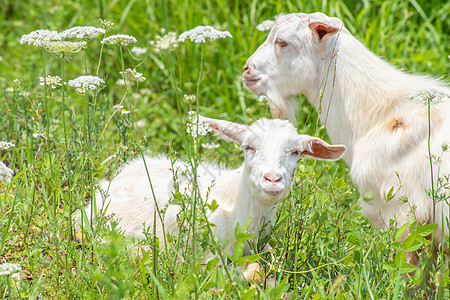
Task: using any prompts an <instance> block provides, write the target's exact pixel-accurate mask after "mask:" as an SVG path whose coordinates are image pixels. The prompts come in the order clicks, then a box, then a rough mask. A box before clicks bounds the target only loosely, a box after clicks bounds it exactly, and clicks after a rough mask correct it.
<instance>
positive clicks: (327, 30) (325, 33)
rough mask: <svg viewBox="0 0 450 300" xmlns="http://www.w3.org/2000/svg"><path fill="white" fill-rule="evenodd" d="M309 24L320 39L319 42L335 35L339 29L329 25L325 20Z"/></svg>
mask: <svg viewBox="0 0 450 300" xmlns="http://www.w3.org/2000/svg"><path fill="white" fill-rule="evenodd" d="M308 26H309V28H310V29H311V31H312V32H313V33H314V35H315V36H316V38H317V39H318V40H319V42H321V41H322V40H323V39H326V38H328V37H330V36H332V35H335V34H336V33H337V32H338V31H339V27H336V26H333V25H329V24H326V23H323V22H310V23H309V24H308Z"/></svg>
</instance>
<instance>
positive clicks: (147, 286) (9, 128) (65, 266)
mask: <svg viewBox="0 0 450 300" xmlns="http://www.w3.org/2000/svg"><path fill="white" fill-rule="evenodd" d="M1 6H2V7H3V8H2V11H1V13H0V24H1V26H0V43H1V44H2V48H1V49H2V50H0V56H1V58H2V60H1V62H0V70H1V72H0V85H1V87H2V88H3V90H4V91H5V92H4V94H3V101H1V103H0V109H1V111H2V113H3V117H2V118H1V119H0V129H1V130H0V138H1V140H7V141H11V142H13V143H14V144H15V147H13V148H10V149H8V150H2V151H1V160H2V161H3V162H5V163H6V164H7V165H8V166H9V167H10V168H11V169H13V170H14V172H15V176H14V178H13V179H12V182H11V183H10V184H7V183H4V182H2V183H0V188H1V191H2V193H1V196H0V232H1V233H0V234H1V238H0V241H1V244H0V250H1V253H0V259H1V261H2V262H6V261H7V262H15V263H19V264H20V265H21V267H22V271H21V272H20V273H19V274H20V278H11V277H10V276H1V277H0V295H1V297H3V298H6V297H10V298H37V297H42V298H50V299H53V298H92V299H94V298H95V299H97V298H108V299H109V298H133V299H134V298H150V299H154V298H162V299H174V298H180V299H186V298H208V299H209V298H219V299H252V298H263V299H276V298H282V297H287V298H301V299H310V298H313V299H344V298H345V299H347V298H348V299H369V298H370V299H380V298H384V299H397V298H400V297H401V298H409V297H411V298H415V297H416V298H420V297H423V294H422V293H423V291H422V290H421V289H420V288H416V289H414V287H416V286H418V285H419V284H420V283H421V280H422V279H421V278H422V277H421V274H422V273H423V272H426V271H425V270H426V269H425V266H424V264H421V266H420V267H419V270H418V271H417V272H416V274H415V275H413V276H412V277H411V278H409V279H407V280H404V279H403V277H402V275H403V274H404V273H405V272H408V271H410V269H409V268H408V266H405V265H404V264H403V263H402V259H403V261H404V257H402V256H401V255H402V254H401V253H402V251H399V250H402V249H404V247H406V246H408V245H406V246H405V245H402V244H400V243H399V242H398V241H397V238H398V237H399V236H401V234H402V232H401V230H403V229H398V230H397V229H395V226H394V225H395V224H391V225H392V226H391V228H392V229H391V230H388V231H385V232H379V231H377V230H375V229H373V227H372V226H371V225H370V223H369V222H368V221H367V220H366V219H365V218H364V217H363V216H362V214H361V212H360V209H359V207H358V204H357V202H358V198H359V195H358V192H357V190H356V189H355V187H354V185H353V183H352V182H351V180H350V177H349V175H348V168H347V167H346V166H345V165H344V163H343V162H336V163H335V162H327V163H323V162H317V161H311V160H307V159H304V160H302V161H301V162H300V163H299V167H298V170H297V172H296V181H295V184H294V186H293V189H292V193H291V195H290V197H289V198H288V199H286V200H284V201H283V202H282V203H281V205H280V208H279V214H278V215H277V220H276V224H275V226H274V227H273V229H272V232H273V234H271V235H270V237H269V239H268V240H267V241H258V242H259V244H260V245H261V244H264V243H265V242H268V243H269V244H270V245H271V246H272V247H273V250H272V251H270V252H268V253H264V254H259V255H258V256H257V257H253V258H251V259H258V262H259V263H260V264H261V265H262V266H263V268H264V269H265V270H266V271H267V272H268V276H269V277H271V278H275V280H276V285H275V287H270V286H269V287H264V285H258V284H252V285H249V284H247V283H246V282H244V281H243V280H242V279H241V278H240V276H239V270H238V269H237V265H238V264H239V263H242V262H244V261H245V258H242V257H241V255H242V254H239V253H235V255H234V256H233V257H231V258H230V260H231V261H232V263H231V264H230V265H229V266H228V267H226V268H220V267H218V265H219V259H213V260H211V261H209V262H208V263H207V264H204V263H203V261H204V260H203V259H204V257H205V256H206V255H207V253H208V249H216V250H218V249H220V246H219V245H218V244H217V243H216V241H214V239H212V238H211V236H210V231H209V230H208V224H207V222H206V220H205V214H204V207H202V205H198V206H193V207H192V206H191V207H189V206H185V207H184V208H183V209H182V214H181V215H180V228H181V230H180V235H179V236H167V238H168V239H169V240H170V245H174V246H173V247H167V248H166V249H157V250H154V251H150V252H148V253H146V254H144V255H143V256H141V257H140V256H136V255H134V254H133V252H134V251H135V250H134V248H132V247H130V246H127V245H130V244H133V243H136V244H137V245H146V246H149V245H150V246H153V247H155V246H156V245H158V241H157V238H156V237H155V235H154V233H153V232H148V233H147V234H146V238H145V239H144V240H142V241H130V240H129V239H127V238H124V237H123V236H122V234H121V232H120V230H119V229H117V228H115V227H114V224H113V225H112V227H113V228H112V229H111V228H110V226H107V225H106V224H107V221H108V218H107V217H104V218H98V219H95V220H93V221H94V222H93V226H92V227H90V226H87V227H88V228H87V230H86V231H85V232H81V233H80V232H78V233H77V232H76V231H75V230H74V226H73V224H72V218H71V216H72V215H73V214H74V213H75V212H76V211H77V210H78V209H80V208H81V207H83V205H84V204H85V203H86V202H87V201H88V199H91V198H92V197H93V194H94V190H95V188H96V183H97V182H98V180H99V179H101V178H111V177H112V176H113V175H114V174H115V173H116V172H117V171H118V170H119V169H120V166H121V165H122V164H123V163H124V162H125V161H127V160H128V159H130V158H132V157H137V156H140V155H143V154H145V153H153V154H156V153H164V154H167V155H168V156H169V157H171V158H172V159H174V160H176V159H180V158H186V159H190V158H194V162H195V164H196V163H198V159H202V160H215V161H219V162H223V163H226V164H228V165H229V166H230V167H236V166H237V165H238V164H239V162H240V161H241V160H242V157H241V155H240V154H239V153H240V151H239V150H238V149H236V148H237V147H236V146H235V145H233V144H227V143H220V147H219V148H218V149H215V150H211V149H206V148H202V147H199V145H200V144H201V142H211V141H214V138H213V137H203V138H202V140H196V141H194V140H193V139H192V138H191V137H190V136H188V134H187V133H186V131H185V124H184V122H185V117H186V112H187V111H189V110H196V111H198V112H200V113H202V114H203V115H208V116H211V117H221V118H225V119H229V120H234V121H238V122H242V123H250V122H252V121H254V120H256V119H259V118H260V117H263V116H267V117H270V112H269V110H268V108H267V105H266V104H265V103H263V102H259V101H258V98H257V97H256V96H254V95H252V94H251V93H250V92H248V91H246V90H245V89H243V87H242V84H241V83H240V78H239V77H240V74H241V71H242V66H243V65H244V63H245V61H246V59H247V57H248V56H249V55H250V54H251V53H253V51H254V50H255V49H256V48H257V47H258V45H259V44H261V43H262V42H263V41H264V39H265V37H266V33H263V32H259V31H256V29H255V27H256V25H257V24H259V23H260V22H262V21H263V20H266V19H272V18H273V17H274V16H275V15H277V14H280V13H289V12H297V11H302V12H314V11H322V12H324V13H326V14H328V15H333V16H336V17H339V18H341V19H342V20H343V21H344V23H345V24H346V26H347V28H349V30H350V31H351V32H352V33H353V34H354V35H355V36H357V37H358V38H359V39H360V40H362V41H363V42H364V43H365V44H366V45H367V46H368V47H369V48H370V49H371V50H372V51H374V52H375V53H377V54H378V55H380V56H383V57H385V58H386V59H387V60H388V61H390V62H392V63H394V64H395V65H397V66H398V67H400V68H405V69H408V70H410V71H413V72H421V73H427V74H431V75H435V76H439V77H441V76H444V77H443V79H444V80H448V77H446V76H448V70H449V67H450V60H449V59H448V55H449V54H450V49H449V45H450V42H449V34H448V33H449V32H450V30H449V28H450V26H449V25H450V24H449V23H450V21H449V20H450V18H449V12H450V3H449V2H447V1H439V0H434V1H428V2H426V3H420V2H419V1H413V0H411V1H395V0H394V1H389V2H386V1H381V0H377V1H352V0H348V1H315V0H314V1H304V2H298V1H272V0H268V1H256V0H249V1H223V0H218V1H197V2H196V1H182V0H178V1H175V0H158V1H152V0H145V1H105V0H97V1H89V0H76V1H66V0H59V1H57V0H55V1H51V0H43V1H36V2H31V1H30V2H28V1H2V5H1ZM100 18H101V19H106V20H109V21H112V22H114V23H115V26H114V27H113V28H112V29H110V30H109V31H108V33H107V35H111V34H116V33H124V34H130V35H132V36H134V37H136V38H137V40H138V43H137V44H136V46H138V47H143V48H147V52H146V53H145V54H141V55H136V54H133V53H132V52H130V51H129V50H130V49H131V48H132V45H130V46H128V47H125V46H124V47H119V46H113V45H105V46H102V45H101V44H100V40H101V38H97V39H95V40H93V41H91V42H89V43H88V47H87V49H86V50H82V51H81V52H79V53H74V54H70V55H66V54H65V55H63V56H61V55H58V54H50V53H47V52H45V51H40V50H39V49H38V48H35V47H31V46H23V45H20V44H19V43H18V40H19V38H20V36H22V35H23V34H27V33H29V32H31V31H33V30H36V29H52V30H58V31H62V30H65V29H68V28H71V27H73V26H88V25H90V26H97V27H99V26H100V25H99V19H100ZM197 25H213V26H215V27H216V28H220V29H222V30H228V31H229V32H230V33H231V34H232V35H233V38H232V39H223V40H217V41H214V42H211V41H210V42H208V43H207V44H206V45H204V46H199V45H197V44H194V43H191V42H186V43H183V44H180V46H179V48H177V49H175V50H172V51H165V52H164V51H163V52H161V53H157V52H155V50H154V48H153V47H152V46H151V45H150V41H152V40H155V39H156V36H157V35H160V34H161V30H162V29H165V30H166V31H174V32H176V33H178V34H180V33H181V32H183V31H186V30H188V29H191V28H193V27H195V26H197ZM135 67H136V68H137V71H138V72H141V73H143V75H144V76H145V77H146V78H147V80H146V81H145V82H141V83H139V84H137V83H133V84H131V83H129V84H126V85H124V86H121V85H117V84H116V82H117V80H119V79H124V78H123V77H122V75H121V74H120V72H121V71H122V72H123V71H124V70H125V69H127V68H135ZM49 74H50V75H59V76H60V77H62V78H64V81H68V80H70V79H73V78H76V77H78V76H80V75H98V76H99V77H101V78H103V79H105V82H106V86H105V87H104V88H103V89H102V90H101V91H99V92H98V93H95V94H92V95H91V94H89V95H85V96H80V95H78V94H77V93H76V92H75V91H74V89H72V88H71V87H69V86H64V87H62V88H59V89H56V90H52V89H50V88H48V87H45V86H40V85H39V81H38V78H39V76H43V77H45V76H47V75H49ZM14 79H18V80H19V81H20V83H14ZM125 80H126V78H125ZM9 87H11V88H13V89H14V91H13V92H9V91H6V89H8V88H9ZM27 93H29V95H27ZM183 94H195V95H196V96H197V102H196V103H193V104H192V103H191V104H189V103H186V102H184V101H183V96H182V95H183ZM299 101H300V103H301V110H300V112H299V117H298V119H299V125H298V128H299V131H300V132H304V133H309V134H313V135H319V136H322V137H323V136H325V138H326V132H325V131H324V129H323V127H321V126H320V124H318V123H317V122H314V121H313V120H316V119H317V116H316V114H315V112H314V111H313V109H312V108H311V106H310V105H308V104H307V101H306V100H305V99H303V98H300V99H299ZM115 104H120V105H123V106H124V109H126V110H128V111H130V112H131V113H130V114H121V112H120V111H118V110H116V109H115V108H113V105H115ZM306 120H308V122H306ZM176 197H177V199H175V200H177V201H179V203H180V204H181V205H183V203H190V202H189V201H194V200H195V199H196V200H195V201H197V200H199V198H198V197H197V198H196V197H194V198H195V199H192V198H190V197H187V196H185V195H183V194H182V193H177V194H176ZM197 208H198V209H197ZM190 209H191V210H190ZM412 227H413V228H414V225H412ZM192 230H194V234H193V233H192ZM425 230H429V228H428V229H427V228H425V229H423V228H422V229H420V227H418V226H416V232H417V234H416V236H417V238H416V240H415V241H413V242H420V243H421V245H420V246H421V247H425V248H426V249H428V247H429V246H428V244H427V242H426V241H425V240H423V239H419V237H420V236H421V235H420V234H423V233H424V232H426V231H425ZM192 235H194V240H195V243H194V244H195V248H194V247H193V245H192V243H191V244H189V243H186V242H185V241H186V240H188V239H189V237H190V236H192ZM236 237H237V238H238V241H239V242H242V243H245V242H246V241H247V239H248V238H249V237H248V236H247V235H246V234H245V233H244V232H243V231H240V230H237V232H236ZM414 245H415V246H416V245H417V244H414ZM254 248H255V249H257V245H254ZM180 249H184V251H183V252H182V254H180V253H181V252H180V251H179V250H180ZM163 250H164V251H163ZM219 253H220V251H219ZM255 253H256V252H255ZM425 253H427V251H425ZM219 257H220V256H219ZM432 268H434V269H431V272H435V273H436V274H439V276H434V277H433V276H432V278H431V280H432V281H433V284H434V285H438V286H439V287H441V289H440V291H439V293H437V294H436V297H441V298H445V297H447V298H448V297H449V293H450V291H449V288H448V285H449V268H448V266H446V265H445V264H444V263H442V264H441V265H439V266H434V267H432ZM411 287H413V289H411Z"/></svg>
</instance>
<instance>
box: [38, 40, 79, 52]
mask: <svg viewBox="0 0 450 300" xmlns="http://www.w3.org/2000/svg"><path fill="white" fill-rule="evenodd" d="M86 44H87V43H86V42H84V41H83V42H68V41H62V42H54V41H49V42H45V43H43V44H42V45H43V46H44V48H45V50H47V51H48V52H51V53H58V52H63V53H77V52H79V51H80V50H81V49H83V48H84V47H85V46H86Z"/></svg>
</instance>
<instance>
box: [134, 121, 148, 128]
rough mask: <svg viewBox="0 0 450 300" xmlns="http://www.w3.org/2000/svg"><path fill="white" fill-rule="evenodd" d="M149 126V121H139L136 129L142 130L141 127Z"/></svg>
mask: <svg viewBox="0 0 450 300" xmlns="http://www.w3.org/2000/svg"><path fill="white" fill-rule="evenodd" d="M146 125H147V121H145V120H139V121H137V122H136V127H138V128H140V127H145V126H146Z"/></svg>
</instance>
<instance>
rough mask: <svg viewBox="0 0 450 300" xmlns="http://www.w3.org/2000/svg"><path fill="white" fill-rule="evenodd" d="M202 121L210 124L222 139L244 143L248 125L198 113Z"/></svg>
mask: <svg viewBox="0 0 450 300" xmlns="http://www.w3.org/2000/svg"><path fill="white" fill-rule="evenodd" d="M198 120H199V122H200V123H202V124H205V125H207V126H209V128H211V129H212V130H214V132H215V133H216V135H217V136H218V137H219V138H220V139H222V140H231V141H233V142H235V143H238V144H239V145H241V144H242V141H243V139H244V136H245V133H246V132H247V130H248V126H246V125H241V124H237V123H233V122H229V121H224V120H217V119H210V118H205V117H203V116H201V115H198Z"/></svg>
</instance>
